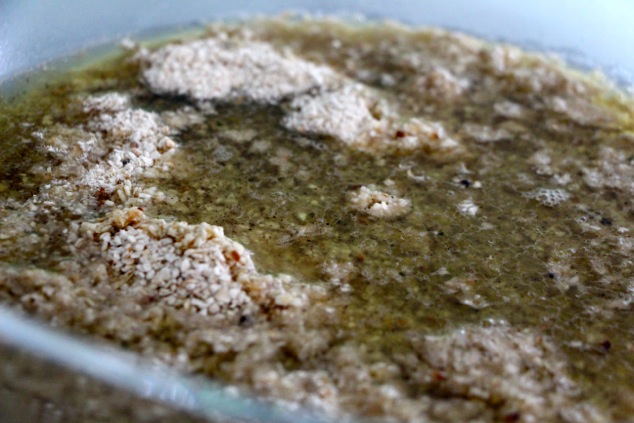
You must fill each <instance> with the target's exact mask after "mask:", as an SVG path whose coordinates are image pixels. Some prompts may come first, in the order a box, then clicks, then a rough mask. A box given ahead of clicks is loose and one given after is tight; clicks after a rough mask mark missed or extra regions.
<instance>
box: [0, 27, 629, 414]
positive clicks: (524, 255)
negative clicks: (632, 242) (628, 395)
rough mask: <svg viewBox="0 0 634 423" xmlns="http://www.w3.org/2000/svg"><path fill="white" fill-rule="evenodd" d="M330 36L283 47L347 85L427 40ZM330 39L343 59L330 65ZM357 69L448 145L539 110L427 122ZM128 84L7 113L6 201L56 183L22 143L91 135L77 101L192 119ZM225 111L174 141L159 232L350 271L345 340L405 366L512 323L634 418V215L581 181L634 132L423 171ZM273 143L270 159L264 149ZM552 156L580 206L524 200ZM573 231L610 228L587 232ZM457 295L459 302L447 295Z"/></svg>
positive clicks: (489, 98)
mask: <svg viewBox="0 0 634 423" xmlns="http://www.w3.org/2000/svg"><path fill="white" fill-rule="evenodd" d="M268 34H269V35H268V37H269V39H270V41H271V42H273V43H280V44H281V43H286V42H287V41H288V40H289V37H288V30H286V29H279V30H275V29H272V30H271V31H270V32H269V33H268ZM320 37H321V38H320ZM320 37H316V36H315V34H314V33H313V32H311V31H310V30H306V32H302V31H300V30H294V31H292V37H291V38H290V40H291V41H290V44H291V45H292V46H293V48H294V49H295V50H296V51H299V52H310V53H306V55H307V56H308V57H309V58H311V59H313V60H317V61H322V62H327V63H329V64H330V65H331V66H334V67H335V68H337V69H339V70H341V71H342V72H344V73H345V72H346V68H345V66H343V63H344V59H345V55H346V51H348V50H353V49H355V48H359V45H360V43H363V45H362V47H364V48H365V50H363V51H368V52H370V51H375V52H376V51H379V52H380V51H382V50H381V45H382V44H385V43H389V42H394V43H396V44H398V45H400V46H401V47H402V48H404V49H407V48H410V49H414V48H415V45H416V44H415V43H416V42H417V41H420V40H417V37H416V36H415V35H411V34H410V35H407V34H402V33H399V32H398V31H396V30H394V32H389V31H388V32H383V33H381V34H374V35H372V34H366V33H363V32H362V31H361V32H360V33H354V34H351V33H349V32H347V31H346V30H343V29H342V30H337V29H336V28H335V29H333V28H329V31H324V32H323V35H321V36H320ZM332 39H338V40H339V42H341V43H342V44H343V47H342V48H340V49H331V48H328V46H330V45H331V44H332ZM362 40H363V41H362ZM368 45H369V46H370V47H369V48H366V47H367V46H368ZM408 46H409V47H408ZM347 49H348V50H347ZM311 55H312V56H313V57H311ZM359 60H360V61H359V66H360V67H363V68H364V69H368V70H371V71H373V72H374V74H376V75H380V74H382V73H390V74H391V75H392V76H393V79H394V80H396V83H395V84H390V85H389V86H387V85H385V84H383V83H382V82H381V79H380V78H376V79H374V80H370V81H369V83H371V84H372V85H374V86H375V87H377V88H379V89H381V90H384V91H385V93H386V96H397V97H398V98H399V99H400V100H402V104H403V107H404V108H405V109H406V110H407V111H409V112H410V113H412V114H415V113H420V112H421V111H422V110H423V109H425V111H426V113H429V115H430V116H431V117H433V118H434V119H438V120H442V121H443V123H444V124H445V126H446V127H447V128H449V129H450V130H452V131H459V130H460V127H461V125H462V124H463V123H464V122H465V121H468V122H472V123H478V124H482V125H493V124H495V123H496V122H497V121H498V120H499V119H500V118H499V116H496V115H495V114H494V113H492V109H493V108H494V104H495V103H497V102H499V101H500V100H502V99H506V100H511V101H514V102H518V103H521V104H523V105H524V106H526V107H527V108H528V109H530V108H531V102H532V101H537V100H536V99H534V98H531V97H530V96H526V95H524V94H523V93H513V92H498V91H491V92H490V93H488V94H487V91H486V90H485V89H484V87H481V88H482V89H479V90H478V95H477V96H476V95H474V96H473V97H465V98H463V99H461V100H459V101H457V102H452V103H450V104H441V103H438V104H435V105H433V107H428V105H429V104H430V103H429V99H428V98H423V97H420V96H419V95H418V94H416V93H414V92H412V91H411V90H409V89H408V85H407V83H408V78H407V72H408V70H407V69H404V68H403V67H402V66H401V65H400V64H399V62H398V61H397V60H395V59H394V57H392V56H390V55H387V54H386V55H381V54H370V53H367V54H365V55H362V56H361V57H360V59H359ZM126 66H128V67H127V68H126ZM135 72H136V69H134V66H132V65H122V62H120V61H117V62H112V63H109V64H105V65H101V70H99V71H96V70H91V71H84V72H82V73H76V74H74V75H73V76H72V77H70V78H69V79H67V80H64V81H61V82H57V83H56V84H54V86H53V87H49V88H42V89H41V90H39V91H36V92H32V93H29V94H28V96H27V97H26V99H24V100H22V102H21V103H19V102H18V103H17V104H18V105H17V106H8V105H2V109H1V110H0V112H1V113H0V123H1V124H0V127H1V128H2V137H0V138H1V139H2V141H0V142H1V143H2V150H1V152H0V154H1V156H0V175H1V176H2V182H1V183H0V198H2V200H7V199H9V198H14V199H16V200H23V199H24V198H27V197H28V196H29V195H31V194H32V193H33V192H34V190H36V189H37V186H38V184H41V183H44V182H45V181H44V180H42V179H41V178H42V177H39V178H40V179H38V177H37V176H34V175H33V172H31V171H30V170H31V169H32V168H33V167H34V166H36V165H40V164H41V165H42V166H46V165H47V162H46V155H45V154H44V153H42V152H41V151H40V150H38V149H33V148H30V144H29V143H30V142H31V141H29V142H26V141H24V139H25V138H27V136H26V134H29V133H31V132H32V131H33V130H37V128H40V127H44V128H45V127H46V126H47V125H50V124H51V123H52V122H63V123H67V124H69V125H75V124H80V123H82V121H81V119H82V118H81V116H80V113H79V112H78V111H77V110H73V109H72V107H70V106H68V107H67V106H65V105H66V104H72V101H71V99H72V98H74V96H76V95H77V94H86V93H99V92H107V91H115V90H116V91H126V90H129V89H131V88H134V89H135V90H137V91H136V92H137V93H140V95H138V96H137V97H136V98H135V100H134V101H135V103H136V104H135V106H140V107H143V108H145V109H147V110H156V111H165V110H176V109H178V108H179V107H181V106H183V105H184V104H188V103H187V101H185V100H182V99H165V98H158V97H156V96H154V95H152V94H149V93H146V92H143V91H142V88H141V87H140V86H139V84H138V82H137V80H136V76H135ZM139 90H140V91H139ZM425 105H427V106H425ZM608 107H618V106H616V105H614V106H611V105H609V104H608ZM216 111H217V113H216V114H214V115H210V116H207V118H206V120H205V121H204V122H203V123H200V124H196V125H194V126H192V127H190V128H189V129H187V130H186V131H183V132H181V133H180V134H179V135H178V136H176V137H175V140H176V141H177V142H178V143H179V144H180V147H179V149H178V151H177V153H176V156H175V159H174V160H175V162H176V163H177V166H176V167H175V170H174V172H173V174H172V175H171V176H170V177H169V178H161V179H160V180H155V181H151V180H150V181H147V182H148V185H158V186H159V187H160V189H162V190H163V191H165V192H166V193H168V195H169V196H172V197H173V198H174V200H175V201H173V204H172V205H170V204H160V205H157V206H155V207H153V208H150V209H148V210H146V212H147V214H148V215H150V216H153V217H163V218H166V219H168V218H169V219H177V220H185V221H187V222H190V223H198V222H209V223H212V224H215V225H219V226H222V227H224V229H225V231H226V234H227V235H228V236H229V237H231V238H233V239H235V240H236V241H238V242H241V243H242V244H244V245H245V246H246V247H247V248H248V249H249V250H251V251H252V252H253V253H254V260H255V262H256V266H257V267H258V268H259V269H260V270H261V271H266V272H272V273H279V272H281V273H289V274H291V275H294V276H296V277H297V278H299V279H302V280H305V281H311V282H315V283H330V282H328V281H329V280H330V279H332V277H331V275H330V274H329V273H328V270H327V267H328V264H329V263H352V266H353V268H354V271H353V272H352V276H350V279H349V280H348V281H347V282H346V283H347V284H349V286H350V289H348V288H342V289H341V295H342V296H346V297H347V298H348V302H349V303H348V306H347V307H346V308H345V309H344V310H343V311H342V315H341V316H340V321H341V327H340V328H338V329H337V330H340V331H343V332H344V333H345V334H346V337H348V338H350V339H354V340H356V341H358V342H359V343H363V344H365V345H367V348H368V349H369V350H377V351H381V352H382V353H384V354H386V355H390V354H396V353H398V352H399V351H400V350H403V349H406V348H408V346H409V342H410V341H409V340H408V339H409V338H408V333H411V332H417V333H436V332H438V331H442V330H445V329H446V330H450V329H452V328H457V327H460V326H463V325H466V324H482V322H486V321H488V320H491V321H497V320H505V321H507V322H509V323H510V324H511V325H512V326H517V327H529V328H537V329H539V330H541V331H543V332H544V333H545V334H547V335H550V336H551V337H552V338H553V339H555V340H556V342H557V344H558V346H559V347H560V348H561V349H562V350H563V351H564V353H565V354H566V355H567V357H568V359H569V361H570V363H571V366H572V367H573V369H571V372H570V373H571V375H572V377H573V378H574V379H575V381H576V382H578V383H579V384H580V386H582V387H583V388H584V391H585V392H587V393H588V394H589V395H590V396H591V397H592V398H591V399H592V400H593V401H594V402H595V403H596V404H604V405H605V404H610V406H611V407H612V408H613V412H614V416H615V417H616V418H619V417H624V416H627V415H629V414H630V413H631V412H632V411H633V409H632V408H631V406H629V407H628V406H627V405H626V401H625V400H623V397H622V395H621V393H622V392H623V389H624V388H625V390H626V391H627V392H629V391H630V390H629V388H628V387H630V386H631V382H630V381H631V377H632V375H634V360H633V359H632V357H633V355H632V351H633V350H634V343H633V342H632V341H631V339H632V324H631V321H630V320H631V319H630V318H629V316H630V309H628V308H626V309H616V310H612V309H610V310H606V311H605V312H604V310H603V309H604V308H606V307H607V306H606V304H608V303H609V302H610V301H611V300H617V299H619V298H621V297H622V296H623V295H625V294H626V291H627V288H626V287H625V283H624V282H625V281H627V280H632V278H634V270H633V268H632V264H631V261H628V260H627V257H623V256H622V255H620V254H618V253H615V251H616V250H618V243H619V242H620V241H619V240H620V239H621V237H622V235H620V234H619V232H618V228H623V227H624V228H629V229H631V230H632V229H634V228H633V225H632V219H633V215H632V210H633V206H632V204H631V199H629V198H628V197H627V196H626V195H625V193H623V192H620V191H618V190H594V189H591V188H589V187H588V186H587V185H586V184H584V182H583V179H582V178H581V175H583V171H584V166H590V163H593V162H594V161H595V160H597V159H598V157H599V151H600V147H601V146H604V145H608V146H614V147H617V148H622V147H623V146H624V145H627V144H626V141H623V139H622V137H621V135H620V134H621V133H622V132H624V131H625V130H631V129H632V127H633V122H631V121H624V122H620V123H619V124H618V125H616V126H611V127H608V128H597V127H594V126H582V125H576V124H575V123H574V122H569V121H566V120H565V119H562V118H561V117H560V116H554V115H552V112H548V111H545V110H534V111H532V112H530V113H529V114H528V115H527V116H525V117H524V118H522V120H521V124H522V125H523V127H524V128H526V130H525V131H524V132H522V133H521V134H520V135H518V136H515V137H513V138H514V139H512V140H509V141H502V142H496V143H485V144H478V143H469V144H468V147H467V152H466V154H465V155H464V157H463V158H461V160H459V161H447V160H443V159H442V158H433V157H432V158H430V157H426V156H423V155H412V156H404V157H401V156H387V157H383V158H376V157H372V156H370V155H367V154H363V153H358V152H353V151H351V150H349V149H347V148H345V147H343V146H341V145H340V144H339V143H337V142H336V141H335V140H333V139H329V138H328V137H320V136H300V135H298V134H295V133H292V132H290V131H288V130H286V129H284V128H283V127H282V126H281V125H280V120H281V117H282V115H283V111H282V108H281V106H263V105H256V104H251V103H249V102H245V103H243V104H238V105H236V104H233V105H230V104H223V103H220V104H217V105H216ZM549 119H556V120H558V123H559V124H560V125H562V126H564V127H565V130H564V131H561V130H558V131H554V130H553V129H552V128H549V127H547V126H546V125H544V124H543V123H544V122H546V121H548V120H549ZM23 122H28V126H26V125H24V124H22V123H23ZM232 131H233V132H232ZM236 131H237V132H244V131H255V132H254V133H255V134H256V135H255V136H252V137H251V139H247V140H245V139H241V138H240V137H236V136H235V133H236ZM246 138H249V137H246ZM262 141H264V142H265V143H267V144H264V146H263V145H262V144H260V145H259V146H258V145H256V143H258V142H262ZM254 145H256V146H254ZM267 145H268V147H266V146H267ZM544 148H546V149H548V150H549V151H550V153H551V156H552V158H553V162H557V163H563V164H561V169H560V170H562V171H565V172H567V173H569V174H570V175H573V181H572V182H571V183H570V184H568V185H566V186H565V189H566V191H568V192H569V193H570V194H571V198H570V200H568V201H565V202H563V203H561V204H559V205H557V206H556V207H546V206H544V205H542V204H540V203H539V202H537V201H535V200H531V199H528V198H526V196H525V195H524V194H525V193H527V192H530V191H532V190H534V189H537V188H541V187H548V188H558V187H556V186H555V187H553V186H552V182H551V181H550V179H549V178H548V177H546V176H543V175H539V174H536V173H535V170H534V166H533V165H532V164H531V163H530V161H529V159H530V157H531V156H532V155H534V154H535V153H536V152H537V151H538V150H539V149H544ZM465 169H467V170H468V172H467V171H465ZM408 170H410V171H411V174H414V175H423V174H424V175H425V177H426V178H425V180H424V181H422V182H416V181H414V180H413V179H412V178H411V177H410V176H408V173H407V171H408ZM386 180H389V181H391V182H388V183H387V184H386ZM476 182H479V183H480V184H481V187H480V188H477V187H476ZM368 184H376V185H377V186H381V187H385V186H389V187H391V189H395V190H396V191H398V192H399V195H400V196H402V197H406V198H409V199H411V201H412V205H413V212H412V213H410V214H409V215H407V216H405V217H403V218H400V219H396V220H380V219H375V218H372V217H369V216H366V215H363V214H360V213H358V212H354V211H351V210H350V209H349V208H348V206H347V202H346V193H347V192H348V191H349V190H351V189H354V188H355V187H357V186H359V185H368ZM469 199H470V200H472V201H473V203H474V204H477V205H478V206H479V209H478V212H477V214H476V215H475V216H470V215H465V214H463V213H461V212H460V211H459V210H458V207H457V205H458V204H459V203H461V202H463V201H465V200H469ZM580 220H582V221H584V222H590V223H591V224H593V225H595V226H597V227H598V228H599V229H598V230H596V231H591V232H590V231H584V230H582V229H581V227H580V225H579V221H580ZM45 248H46V251H56V255H55V256H54V258H51V256H50V255H46V254H44V253H42V255H41V257H38V256H33V257H32V258H27V257H15V256H12V254H11V252H10V251H1V255H0V259H1V260H3V261H9V262H21V261H29V262H31V263H35V264H38V265H42V266H50V267H51V268H55V267H56V262H58V261H59V256H60V255H61V256H63V255H64V244H63V241H62V240H61V239H52V240H51V242H50V245H47V246H45ZM553 261H555V262H559V261H565V262H566V263H567V264H568V265H569V266H570V267H571V268H572V269H573V270H574V273H575V274H576V275H577V276H578V277H579V279H580V281H581V282H580V284H579V285H578V286H571V287H570V288H569V289H566V290H562V289H560V288H559V287H558V285H557V282H558V280H560V279H561V278H563V277H564V275H560V274H558V273H557V272H556V271H555V270H553V269H552V268H551V266H550V264H549V263H552V262H553ZM597 263H599V264H600V266H598V265H597ZM628 263H629V264H628ZM597 268H602V269H605V272H604V273H603V274H600V273H599V272H598V271H597ZM454 278H458V279H459V281H460V286H461V287H463V288H460V289H458V290H456V289H451V288H448V285H447V282H448V281H451V280H452V279H454ZM608 280H610V281H617V282H614V283H608V282H606V281H608ZM342 284H343V283H342ZM343 285H345V284H343ZM449 286H452V285H451V284H449ZM580 345H581V346H580Z"/></svg>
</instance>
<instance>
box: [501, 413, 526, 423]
mask: <svg viewBox="0 0 634 423" xmlns="http://www.w3.org/2000/svg"><path fill="white" fill-rule="evenodd" d="M521 417H522V415H521V414H520V413H518V412H514V413H509V414H507V415H506V416H504V422H505V423H515V422H518V421H520V418H521Z"/></svg>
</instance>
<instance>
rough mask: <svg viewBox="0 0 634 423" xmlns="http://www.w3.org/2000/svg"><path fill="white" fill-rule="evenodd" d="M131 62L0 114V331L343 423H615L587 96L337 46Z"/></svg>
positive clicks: (605, 95)
mask: <svg viewBox="0 0 634 423" xmlns="http://www.w3.org/2000/svg"><path fill="white" fill-rule="evenodd" d="M123 45H124V47H125V51H124V52H123V53H121V54H120V55H119V56H117V57H116V58H111V59H108V60H107V61H102V62H100V63H97V64H94V65H91V66H88V67H86V68H85V69H82V70H77V71H71V72H69V73H68V74H67V75H65V76H63V77H60V78H58V79H56V80H54V81H52V82H50V83H49V84H48V85H47V86H42V87H39V88H33V89H32V90H29V91H27V92H25V93H23V94H21V95H19V96H16V97H15V98H11V99H8V100H10V101H8V100H5V101H4V103H3V104H2V105H1V106H0V107H1V108H0V131H2V132H1V135H0V143H1V145H2V148H1V149H0V157H1V159H0V175H1V178H0V262H1V263H0V300H1V302H2V304H5V305H10V306H11V307H14V308H17V309H21V310H24V311H26V312H28V313H29V314H31V315H34V316H37V317H39V318H41V319H44V320H46V321H49V322H51V324H53V325H55V326H58V327H62V328H70V329H72V330H74V331H75V332H77V333H80V334H83V335H85V336H88V337H91V339H95V340H99V339H102V340H107V341H108V342H109V343H111V344H114V345H117V346H120V347H123V348H126V349H129V350H132V351H134V352H137V353H139V354H141V355H143V356H146V357H150V358H152V359H157V360H160V361H162V362H165V363H168V364H170V365H172V366H174V367H175V368H178V369H180V370H182V371H185V372H188V373H192V374H201V375H206V376H208V377H210V378H212V379H214V380H217V381H221V382H222V383H224V384H226V385H228V386H232V387H235V388H237V389H239V390H241V391H243V392H246V393H251V394H256V395H259V396H261V397H264V398H267V399H271V400H273V401H275V402H277V403H279V404H283V405H285V406H289V407H293V406H297V405H301V406H304V407H307V408H309V409H313V410H316V411H319V412H323V413H326V414H328V415H330V416H333V417H335V418H342V417H347V416H363V417H378V418H386V419H389V421H408V422H418V421H430V422H434V421H438V422H450V421H467V420H468V421H482V422H486V421H506V422H515V421H523V422H524V421H525V422H544V421H564V422H603V421H624V420H626V419H628V418H632V416H633V415H634V386H633V385H632V383H631V380H632V377H634V338H633V337H632V335H633V333H634V325H633V323H632V320H631V313H632V307H634V305H633V303H634V263H633V258H634V240H633V239H632V231H634V219H633V218H634V202H633V200H632V199H633V198H634V102H633V100H632V99H631V98H630V97H629V96H628V95H626V94H624V93H623V92H621V91H619V90H618V89H616V88H615V87H614V86H612V85H611V84H610V82H609V81H607V80H606V79H605V78H604V77H602V76H601V75H598V74H585V73H581V72H578V71H575V70H572V69H570V68H568V67H566V66H565V65H564V64H563V63H562V62H561V61H560V60H558V59H556V58H553V57H549V56H546V55H542V54H537V53H529V52H524V51H522V50H520V49H518V48H515V47H512V46H508V45H503V44H491V43H488V42H485V41H481V40H478V39H475V38H472V37H470V36H466V35H462V34H458V33H453V32H447V31H444V30H439V29H414V28H409V27H405V26H400V25H397V24H392V23H355V24H352V23H345V22H340V21H337V20H333V19H302V18H270V19H261V20H252V21H247V22H243V23H233V24H232V23H222V24H214V25H211V26H210V27H208V28H207V30H206V31H205V33H204V34H203V35H202V36H197V37H194V38H192V37H185V38H182V39H174V40H171V41H169V42H161V43H160V45H154V46H152V47H147V46H145V47H143V46H140V45H137V44H135V43H133V42H131V41H129V40H127V41H126V42H124V43H123Z"/></svg>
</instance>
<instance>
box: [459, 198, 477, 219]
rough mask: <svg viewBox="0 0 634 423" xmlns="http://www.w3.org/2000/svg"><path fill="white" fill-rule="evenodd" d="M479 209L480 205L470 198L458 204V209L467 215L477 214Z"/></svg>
mask: <svg viewBox="0 0 634 423" xmlns="http://www.w3.org/2000/svg"><path fill="white" fill-rule="evenodd" d="M479 209H480V207H478V206H476V205H475V203H474V202H473V200H472V199H470V198H468V199H466V200H464V201H463V202H461V203H460V204H458V211H459V212H460V213H461V214H463V215H465V216H475V215H476V214H478V210H479Z"/></svg>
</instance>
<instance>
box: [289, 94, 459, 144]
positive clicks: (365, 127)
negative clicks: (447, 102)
mask: <svg viewBox="0 0 634 423" xmlns="http://www.w3.org/2000/svg"><path fill="white" fill-rule="evenodd" d="M290 107H291V110H292V112H291V113H290V114H288V115H287V116H286V117H285V118H284V120H283V124H284V126H286V127H287V128H289V129H292V130H295V131H298V132H300V133H308V134H323V135H330V136H332V137H335V138H337V139H338V140H341V141H343V142H344V143H345V144H346V145H348V146H350V147H352V148H355V149H358V150H361V151H365V152H368V153H373V154H384V153H386V152H416V151H418V152H423V153H436V152H442V153H446V152H454V151H457V150H459V147H460V145H459V144H458V142H457V141H455V140H454V139H452V138H450V137H449V136H448V135H447V133H446V131H445V129H444V128H443V126H442V125H441V124H440V123H437V122H431V121H427V120H425V119H423V118H410V119H405V120H402V119H400V118H398V117H397V116H398V114H397V113H396V111H395V110H393V107H392V106H390V105H388V104H387V103H386V102H385V101H383V100H380V96H378V95H377V94H376V93H374V92H373V91H372V90H371V89H369V88H367V87H365V86H363V85H361V84H356V83H346V84H344V85H343V87H342V88H340V89H338V90H334V91H326V92H323V93H319V94H314V95H313V94H306V95H304V96H300V97H297V98H295V99H294V100H293V101H292V102H291V104H290Z"/></svg>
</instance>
